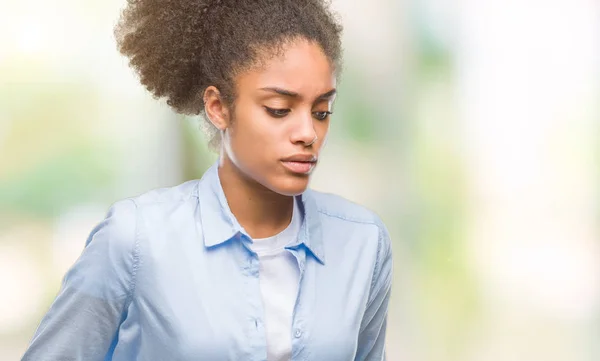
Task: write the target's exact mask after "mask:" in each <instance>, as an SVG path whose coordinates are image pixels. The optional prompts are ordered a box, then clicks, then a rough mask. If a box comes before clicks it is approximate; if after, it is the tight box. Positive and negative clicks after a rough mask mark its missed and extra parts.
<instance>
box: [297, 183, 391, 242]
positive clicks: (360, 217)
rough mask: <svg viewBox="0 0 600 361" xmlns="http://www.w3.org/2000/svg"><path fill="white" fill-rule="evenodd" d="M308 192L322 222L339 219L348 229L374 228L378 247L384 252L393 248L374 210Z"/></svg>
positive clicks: (344, 200)
mask: <svg viewBox="0 0 600 361" xmlns="http://www.w3.org/2000/svg"><path fill="white" fill-rule="evenodd" d="M307 192H309V196H310V197H312V198H313V200H314V201H315V204H316V209H317V211H318V213H319V215H320V217H321V220H322V221H324V222H326V221H327V220H333V219H337V220H339V221H341V222H343V223H345V226H347V227H360V228H372V229H374V233H376V238H377V239H378V240H379V245H378V247H379V248H380V249H382V250H384V249H386V248H390V247H391V246H390V243H391V242H390V236H389V232H388V230H387V227H386V226H385V224H384V223H383V220H382V219H381V217H380V216H379V215H378V214H377V213H375V212H374V211H373V210H371V209H369V208H367V207H365V206H363V205H360V204H358V203H355V202H353V201H350V200H348V199H346V198H344V197H342V196H339V195H336V194H332V193H325V192H319V191H315V190H312V189H311V190H307Z"/></svg>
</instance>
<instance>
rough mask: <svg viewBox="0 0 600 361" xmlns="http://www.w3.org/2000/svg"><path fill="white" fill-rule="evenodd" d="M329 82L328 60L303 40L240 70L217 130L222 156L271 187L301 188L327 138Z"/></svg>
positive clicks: (332, 91)
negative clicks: (221, 128)
mask: <svg viewBox="0 0 600 361" xmlns="http://www.w3.org/2000/svg"><path fill="white" fill-rule="evenodd" d="M335 86H336V79H335V74H334V69H333V67H332V65H331V64H330V62H329V60H328V59H327V57H326V56H325V54H324V53H323V51H322V50H321V48H320V47H319V46H318V45H317V44H314V43H311V42H308V41H305V40H298V41H295V42H293V43H291V44H289V45H288V46H287V47H286V48H285V51H284V52H283V55H282V56H279V57H273V58H270V59H269V60H268V61H266V62H263V63H262V66H261V67H260V68H258V69H254V70H249V71H246V72H244V73H242V74H240V75H239V76H238V77H237V79H236V91H237V94H236V100H235V111H234V112H229V118H230V121H227V122H226V124H224V126H225V129H224V131H223V133H222V134H223V139H222V150H221V156H222V162H230V163H231V165H232V166H234V167H235V168H236V169H237V170H238V171H239V174H240V175H242V176H244V177H245V178H247V179H248V180H250V181H253V182H256V183H258V184H259V185H261V186H263V187H266V188H267V189H269V190H271V191H274V192H276V193H279V194H282V195H297V194H300V193H302V192H303V191H304V190H305V189H306V188H307V186H308V182H309V178H310V175H311V173H312V172H313V171H314V169H315V167H316V165H317V162H318V157H319V151H320V150H321V148H322V146H323V145H324V144H325V140H326V138H327V132H328V130H329V118H330V114H331V110H332V103H333V100H334V98H335Z"/></svg>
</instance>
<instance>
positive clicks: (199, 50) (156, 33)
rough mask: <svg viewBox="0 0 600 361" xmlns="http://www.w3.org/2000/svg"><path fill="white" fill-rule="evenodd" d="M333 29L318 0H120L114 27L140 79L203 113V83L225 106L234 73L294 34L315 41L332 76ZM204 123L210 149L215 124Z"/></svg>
mask: <svg viewBox="0 0 600 361" xmlns="http://www.w3.org/2000/svg"><path fill="white" fill-rule="evenodd" d="M341 32H342V26H341V25H340V23H339V21H338V20H337V18H336V17H335V15H334V14H333V13H332V12H331V10H330V9H329V3H328V2H326V1H324V0H127V5H126V6H125V8H124V10H123V11H122V13H121V17H120V19H119V21H118V23H117V25H116V26H115V29H114V33H115V38H116V40H117V47H118V50H119V51H120V52H121V53H122V54H123V55H125V56H127V57H128V58H129V65H130V66H131V67H132V68H133V69H134V70H135V71H136V73H137V74H138V76H139V78H140V82H141V84H142V85H144V86H145V87H146V88H147V89H148V91H150V93H151V94H152V95H153V96H154V97H155V98H157V99H161V98H164V99H166V101H167V104H168V105H169V106H171V108H173V109H174V110H175V111H176V112H177V113H181V114H186V115H198V114H203V111H204V104H203V99H202V95H203V92H204V90H205V89H206V88H207V87H208V86H210V85H214V86H216V87H217V88H218V89H219V91H220V93H221V95H222V97H223V99H224V101H225V102H226V103H227V104H228V105H233V101H234V99H235V85H234V78H235V76H236V75H237V74H239V72H240V71H243V70H246V69H248V68H249V67H252V66H256V65H258V64H259V63H260V62H261V61H264V59H265V58H264V56H266V55H268V56H274V55H277V54H279V53H280V52H281V50H282V47H283V46H284V45H285V44H286V43H288V42H290V41H292V40H295V39H297V38H304V39H306V40H309V41H313V42H315V43H317V44H319V45H320V46H321V48H322V49H323V52H324V54H325V55H326V56H327V58H328V59H329V60H330V61H331V62H332V65H333V66H334V67H335V69H336V73H337V74H339V72H340V69H341V52H342V49H341ZM205 120H206V119H205ZM204 128H205V131H207V132H208V134H207V135H208V137H209V139H210V142H211V144H212V145H213V146H214V145H215V143H218V140H217V137H216V129H215V128H214V127H212V124H209V122H206V124H205V127H204Z"/></svg>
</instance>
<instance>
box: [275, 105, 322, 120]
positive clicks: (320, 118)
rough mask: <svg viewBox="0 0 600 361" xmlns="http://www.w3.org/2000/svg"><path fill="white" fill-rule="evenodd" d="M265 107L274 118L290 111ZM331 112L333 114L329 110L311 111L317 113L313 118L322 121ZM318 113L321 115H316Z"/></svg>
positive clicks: (281, 116)
mask: <svg viewBox="0 0 600 361" xmlns="http://www.w3.org/2000/svg"><path fill="white" fill-rule="evenodd" d="M265 109H266V111H267V112H268V113H269V114H271V116H273V117H275V118H283V117H285V116H286V115H288V114H289V113H290V109H274V108H269V107H265ZM331 114H333V113H332V112H330V111H324V112H313V116H315V115H317V116H316V117H315V118H316V119H317V120H319V121H324V120H325V119H327V117H328V116H330V115H331ZM318 115H321V116H318Z"/></svg>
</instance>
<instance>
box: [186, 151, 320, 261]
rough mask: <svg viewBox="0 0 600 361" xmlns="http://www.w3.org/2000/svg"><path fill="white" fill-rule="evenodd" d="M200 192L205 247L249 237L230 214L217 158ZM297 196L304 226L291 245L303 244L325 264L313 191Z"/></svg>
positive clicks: (201, 180)
mask: <svg viewBox="0 0 600 361" xmlns="http://www.w3.org/2000/svg"><path fill="white" fill-rule="evenodd" d="M197 192H198V194H197V198H198V202H199V207H200V222H201V224H202V234H203V235H204V245H205V247H213V246H216V245H219V244H221V243H224V242H227V241H229V240H231V239H233V238H235V237H236V236H239V235H240V234H243V235H245V236H246V237H248V238H250V236H248V233H247V232H246V231H245V230H244V228H243V227H242V226H241V225H240V224H239V223H238V221H237V219H236V218H235V216H234V215H233V213H231V209H230V208H229V204H228V203H227V198H225V193H224V192H223V187H222V186H221V181H220V180H219V173H218V161H217V162H215V163H214V164H213V165H212V166H211V167H210V168H209V169H208V170H207V171H206V172H205V173H204V175H203V176H202V179H200V181H199V183H198V187H197ZM297 197H299V199H298V200H300V201H301V202H299V205H300V212H301V214H302V225H301V226H300V231H299V233H298V240H297V241H296V242H294V243H292V244H291V245H290V246H289V247H294V246H298V245H300V244H303V245H304V246H305V247H306V248H307V249H308V250H309V251H310V253H311V254H312V255H313V256H314V257H315V258H316V259H317V260H318V261H319V262H320V263H322V264H325V253H324V249H323V239H322V230H321V221H320V218H319V211H318V208H317V204H316V201H315V199H314V196H313V194H312V191H311V190H309V189H307V190H306V191H305V192H304V193H302V194H301V195H299V196H297Z"/></svg>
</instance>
